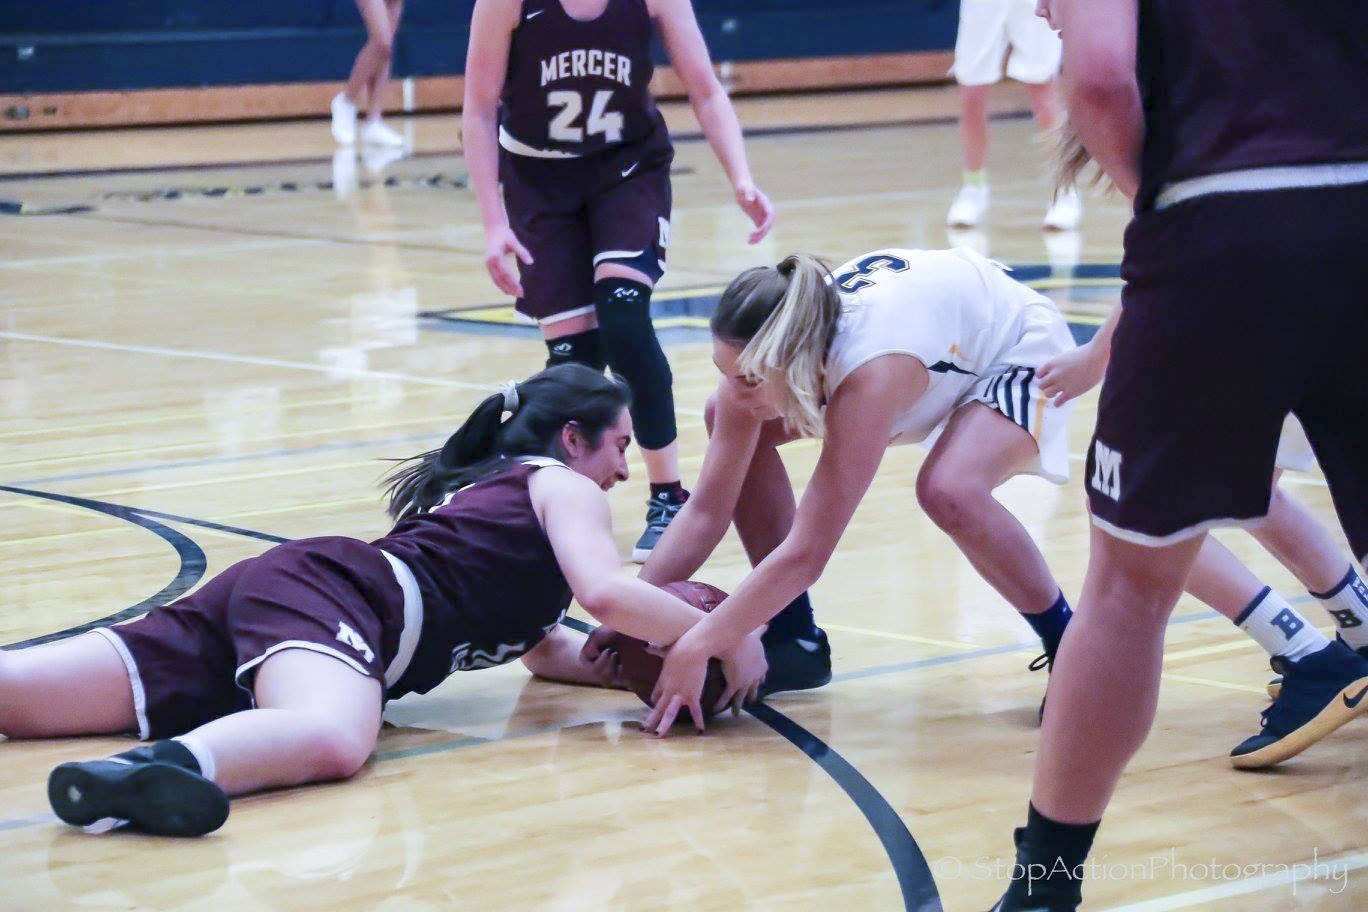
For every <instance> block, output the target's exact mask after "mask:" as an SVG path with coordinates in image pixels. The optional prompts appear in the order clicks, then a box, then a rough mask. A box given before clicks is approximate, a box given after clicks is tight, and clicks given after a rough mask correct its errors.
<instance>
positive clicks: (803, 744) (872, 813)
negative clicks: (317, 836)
mask: <svg viewBox="0 0 1368 912" xmlns="http://www.w3.org/2000/svg"><path fill="white" fill-rule="evenodd" d="M0 491H9V492H10V493H12V494H26V495H29V496H32V497H41V498H44V499H47V500H54V501H58V502H60V503H68V504H72V505H74V506H80V507H86V508H88V509H91V510H95V511H97V512H100V513H105V514H107V515H110V516H117V517H119V518H120V519H126V520H128V521H129V522H132V523H136V524H137V525H140V526H143V527H144V528H146V529H150V530H151V531H153V532H155V533H156V534H158V535H160V536H161V537H162V538H165V539H166V540H167V541H169V542H171V544H172V546H173V547H175V548H176V551H177V553H178V554H179V555H180V556H181V569H180V572H179V573H177V574H176V578H175V579H174V580H172V581H171V583H170V584H169V585H167V586H165V587H163V588H162V590H161V591H160V592H158V593H156V594H155V595H152V596H149V597H148V598H146V599H143V600H142V601H141V602H139V603H138V604H137V605H134V606H132V607H131V608H125V609H123V610H122V611H117V612H115V613H114V614H112V615H110V616H108V617H105V618H100V619H99V620H95V621H90V622H89V623H86V624H81V625H79V626H76V627H69V628H67V629H66V630H61V631H58V632H56V633H50V634H47V635H45V636H41V637H34V638H33V639H29V640H23V641H21V642H18V643H12V644H10V645H8V646H6V647H5V648H6V649H17V648H21V647H24V646H37V645H39V644H40V643H48V642H52V641H54V640H61V639H65V638H67V637H70V636H74V635H76V634H78V633H84V632H86V631H87V630H93V629H94V628H96V627H105V626H108V625H110V624H113V623H116V622H117V621H121V620H125V619H127V618H130V617H134V616H136V615H138V614H141V613H142V612H144V611H147V610H149V609H151V608H155V607H158V606H160V605H165V604H167V603H168V602H170V601H172V600H173V599H175V598H176V597H177V596H179V595H180V594H181V593H183V592H185V591H186V590H188V589H189V588H190V587H191V586H193V585H194V584H195V583H196V582H198V581H199V579H200V578H201V577H202V576H204V571H205V567H206V561H205V556H204V551H203V550H201V549H200V547H199V546H198V545H196V544H195V543H194V542H193V541H191V540H190V539H189V538H187V537H186V536H184V535H182V534H181V533H180V532H177V531H176V530H175V529H171V528H169V527H168V526H164V525H162V524H161V523H158V522H155V521H154V520H152V519H150V518H149V517H153V516H155V517H158V518H161V519H167V520H171V521H173V522H181V523H188V524H190V525H195V526H200V527H202V528H206V529H215V530H217V531H220V532H231V533H235V534H238V535H244V536H247V537H250V538H255V539H258V540H261V541H269V542H276V543H279V542H285V541H288V539H285V538H281V537H280V536H277V535H270V534H268V533H265V532H255V531H253V530H250V529H242V528H238V527H236V526H228V525H224V524H222V523H215V522H210V521H208V520H203V519H194V518H191V517H188V516H179V515H177V514H174V513H163V512H161V511H159V510H135V509H134V508H132V507H125V506H120V505H118V504H111V503H105V502H103V501H98V500H88V499H86V498H83V497H72V496H70V495H66V494H53V493H50V492H47V491H34V490H30V489H27V488H15V487H11V486H9V485H0ZM562 623H564V624H565V625H566V626H567V627H571V628H573V629H575V630H579V631H581V632H584V633H588V632H589V631H591V630H593V629H594V628H593V626H592V625H590V624H587V623H585V622H584V621H581V620H578V619H576V618H565V619H564V621H562ZM747 712H749V713H750V714H751V715H752V716H754V717H755V718H757V719H759V720H760V721H761V722H763V723H765V724H766V725H768V726H769V727H770V728H771V729H773V730H774V731H775V732H777V733H778V734H780V735H782V736H783V737H784V738H786V739H787V740H788V741H789V742H790V743H791V744H793V745H794V746H795V747H797V748H798V749H799V750H800V751H802V752H803V753H804V754H806V755H807V756H808V757H809V758H811V759H812V760H813V762H815V763H816V764H817V765H818V766H820V767H821V768H822V771H823V772H825V773H826V774H827V775H828V776H830V777H831V778H832V780H833V781H835V783H836V784H837V785H838V786H840V788H841V790H842V791H843V792H845V793H846V795H847V796H848V797H849V798H850V800H851V801H853V802H855V806H856V807H858V808H859V809H860V812H861V813H862V814H864V816H865V820H867V821H868V822H869V825H870V826H871V827H873V829H874V833H875V835H876V836H878V837H879V842H880V843H882V845H883V847H884V851H885V852H886V853H887V854H888V860H889V861H890V862H891V863H892V865H893V872H894V874H895V875H896V876H897V878H898V886H899V887H900V888H901V890H902V896H903V904H904V908H905V909H906V910H907V912H941V902H940V894H939V893H938V892H937V891H936V882H935V880H934V878H933V877H932V876H931V868H930V867H929V866H928V865H927V863H926V857H925V856H924V855H923V854H922V851H921V848H920V847H919V846H918V845H917V841H916V840H915V839H913V838H912V834H911V832H909V831H908V829H907V826H906V824H904V823H903V822H902V818H900V817H899V816H898V812H897V811H896V810H894V809H893V806H892V805H890V804H889V803H888V801H887V799H885V798H884V797H883V795H881V794H879V791H878V789H876V788H874V786H873V785H871V784H870V783H869V780H868V779H866V778H865V777H864V776H862V775H861V774H860V772H859V770H857V769H855V767H853V766H851V765H850V763H849V762H848V761H847V760H846V759H845V758H844V757H842V756H841V755H840V754H838V753H836V751H834V750H832V749H831V748H830V747H829V746H828V745H827V744H826V743H825V742H823V741H822V740H821V739H820V738H818V737H817V736H816V735H814V734H813V733H812V732H810V731H808V730H807V729H805V728H803V726H801V725H799V724H798V723H797V722H795V721H793V720H792V719H790V718H789V717H788V716H786V715H784V714H783V713H781V712H779V711H778V710H776V709H773V708H772V707H769V706H765V705H763V704H760V705H756V706H752V707H749V708H748V709H747ZM480 743H482V739H471V738H462V739H459V740H457V741H454V742H445V743H443V744H441V745H430V746H423V747H417V748H410V749H408V750H407V751H391V752H388V753H387V755H385V756H383V757H380V758H379V759H399V758H400V757H402V756H417V755H419V754H424V753H436V752H438V751H443V750H451V749H453V748H456V747H469V746H475V745H477V744H480ZM48 819H49V818H48V817H47V816H44V815H38V816H34V817H27V818H22V819H19V820H13V821H0V830H4V829H18V828H21V827H24V826H28V825H31V824H35V823H44V822H46V821H47V820H48Z"/></svg>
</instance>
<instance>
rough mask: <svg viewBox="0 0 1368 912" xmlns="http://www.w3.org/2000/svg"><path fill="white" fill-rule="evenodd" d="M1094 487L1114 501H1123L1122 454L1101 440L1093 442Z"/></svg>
mask: <svg viewBox="0 0 1368 912" xmlns="http://www.w3.org/2000/svg"><path fill="white" fill-rule="evenodd" d="M1092 487H1093V490H1094V491H1096V492H1097V493H1099V494H1101V495H1103V496H1105V497H1110V498H1111V499H1112V500H1120V499H1121V454H1120V453H1118V452H1116V450H1113V449H1112V448H1111V447H1109V446H1107V445H1106V444H1105V443H1103V442H1102V441H1100V440H1094V441H1093V477H1092Z"/></svg>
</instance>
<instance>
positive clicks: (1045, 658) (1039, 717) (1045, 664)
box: [1026, 652, 1055, 725]
mask: <svg viewBox="0 0 1368 912" xmlns="http://www.w3.org/2000/svg"><path fill="white" fill-rule="evenodd" d="M1054 659H1055V654H1054V653H1053V652H1042V653H1041V654H1040V655H1038V656H1036V657H1035V658H1034V659H1032V660H1031V664H1030V665H1027V666H1026V668H1027V669H1028V670H1030V671H1040V670H1041V669H1042V668H1043V669H1045V694H1044V696H1042V697H1041V698H1040V708H1039V709H1037V710H1036V724H1037V725H1040V724H1042V723H1043V722H1044V721H1045V701H1046V700H1048V699H1049V698H1050V674H1051V673H1052V672H1053V671H1054Z"/></svg>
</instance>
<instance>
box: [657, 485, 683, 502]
mask: <svg viewBox="0 0 1368 912" xmlns="http://www.w3.org/2000/svg"><path fill="white" fill-rule="evenodd" d="M661 499H664V500H668V501H669V502H670V503H673V504H682V503H684V501H686V500H688V499H689V492H688V491H686V490H684V485H683V483H682V482H678V481H668V482H665V483H664V484H656V483H655V482H651V500H661Z"/></svg>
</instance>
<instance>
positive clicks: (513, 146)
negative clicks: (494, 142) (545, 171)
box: [499, 125, 580, 158]
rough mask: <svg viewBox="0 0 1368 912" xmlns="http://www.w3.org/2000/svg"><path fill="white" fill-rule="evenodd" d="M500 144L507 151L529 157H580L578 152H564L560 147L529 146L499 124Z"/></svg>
mask: <svg viewBox="0 0 1368 912" xmlns="http://www.w3.org/2000/svg"><path fill="white" fill-rule="evenodd" d="M499 145H501V146H503V147H504V150H505V151H508V152H512V153H513V154H514V155H525V156H527V157H528V158H579V157H580V155H579V153H577V152H562V151H560V150H559V149H538V148H537V147H536V146H529V145H528V144H527V143H525V142H523V141H522V140H520V139H517V138H515V137H514V136H513V134H512V133H509V132H508V131H507V130H505V129H504V128H503V126H502V125H500V126H499Z"/></svg>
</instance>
